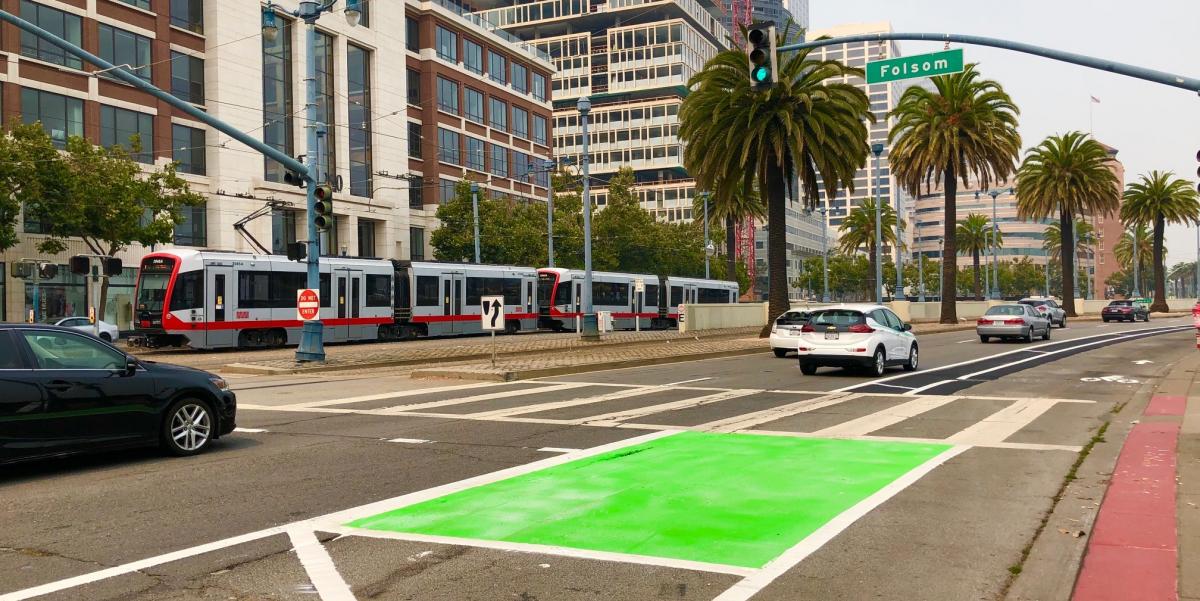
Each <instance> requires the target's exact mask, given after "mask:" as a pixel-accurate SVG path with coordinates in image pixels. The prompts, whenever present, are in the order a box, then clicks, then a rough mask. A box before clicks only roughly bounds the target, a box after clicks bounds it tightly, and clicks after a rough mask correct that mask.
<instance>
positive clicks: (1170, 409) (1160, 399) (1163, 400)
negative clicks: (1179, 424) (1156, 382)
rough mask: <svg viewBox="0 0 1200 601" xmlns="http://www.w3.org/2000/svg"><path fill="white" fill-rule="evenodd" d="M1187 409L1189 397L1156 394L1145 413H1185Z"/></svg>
mask: <svg viewBox="0 0 1200 601" xmlns="http://www.w3.org/2000/svg"><path fill="white" fill-rule="evenodd" d="M1184 409H1187V397H1185V396H1171V395H1165V394H1156V395H1154V397H1153V398H1151V399H1150V405H1149V406H1147V407H1146V412H1145V413H1144V414H1143V415H1180V416H1182V415H1183V411H1184Z"/></svg>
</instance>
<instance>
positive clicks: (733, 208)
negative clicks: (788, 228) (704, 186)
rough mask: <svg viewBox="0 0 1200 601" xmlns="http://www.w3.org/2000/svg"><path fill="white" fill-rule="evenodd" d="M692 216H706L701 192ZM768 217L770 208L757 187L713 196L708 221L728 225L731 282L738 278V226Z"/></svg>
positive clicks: (728, 263)
mask: <svg viewBox="0 0 1200 601" xmlns="http://www.w3.org/2000/svg"><path fill="white" fill-rule="evenodd" d="M716 198H721V199H722V200H721V202H717V201H716ZM692 215H696V216H702V215H704V197H703V196H702V195H700V194H697V195H696V199H695V201H694V202H693V203H692ZM766 216H767V207H766V205H764V204H763V202H762V198H761V197H759V195H758V191H757V190H754V189H753V188H751V190H750V192H749V193H743V190H742V189H741V188H738V189H737V190H735V191H734V192H733V193H732V194H728V195H722V196H720V197H718V196H716V195H710V196H709V198H708V223H709V225H710V226H711V227H724V228H725V252H726V257H725V260H726V261H727V263H726V269H725V274H726V276H725V277H726V278H728V279H729V281H731V282H736V281H737V252H736V247H737V225H738V224H739V223H741V222H743V221H745V220H747V219H762V218H763V217H766ZM751 286H753V282H751Z"/></svg>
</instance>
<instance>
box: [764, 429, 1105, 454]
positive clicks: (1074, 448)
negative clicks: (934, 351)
mask: <svg viewBox="0 0 1200 601" xmlns="http://www.w3.org/2000/svg"><path fill="white" fill-rule="evenodd" d="M741 433H742V434H754V435H759V436H780V437H783V438H836V439H839V440H868V441H880V442H911V443H918V444H951V443H952V442H953V441H950V440H946V439H944V438H909V437H906V436H873V435H870V434H868V435H865V436H817V435H816V434H814V433H812V432H781V431H778V430H742V432H741ZM965 446H969V447H980V448H988V449H1014V450H1018V451H1067V452H1070V453H1078V452H1079V451H1080V450H1082V449H1083V447H1081V446H1078V445H1065V444H1042V443H1036V442H989V443H979V444H970V445H965Z"/></svg>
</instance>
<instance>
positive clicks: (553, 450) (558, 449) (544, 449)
mask: <svg viewBox="0 0 1200 601" xmlns="http://www.w3.org/2000/svg"><path fill="white" fill-rule="evenodd" d="M538 452H539V453H577V452H579V449H567V448H563V447H542V448H540V449H538Z"/></svg>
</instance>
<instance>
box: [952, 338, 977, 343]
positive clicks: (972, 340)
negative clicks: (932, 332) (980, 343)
mask: <svg viewBox="0 0 1200 601" xmlns="http://www.w3.org/2000/svg"><path fill="white" fill-rule="evenodd" d="M968 342H975V340H974V339H973V338H972V339H969V340H959V341H958V342H955V343H954V344H966V343H968Z"/></svg>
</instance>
